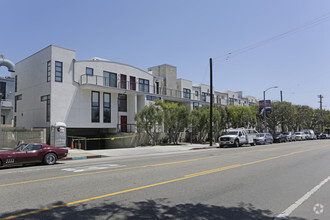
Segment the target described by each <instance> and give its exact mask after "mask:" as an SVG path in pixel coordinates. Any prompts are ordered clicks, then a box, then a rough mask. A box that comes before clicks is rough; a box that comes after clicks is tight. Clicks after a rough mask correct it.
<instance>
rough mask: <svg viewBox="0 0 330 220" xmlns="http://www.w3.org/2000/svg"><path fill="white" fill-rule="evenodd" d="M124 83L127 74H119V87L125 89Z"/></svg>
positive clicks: (125, 82)
mask: <svg viewBox="0 0 330 220" xmlns="http://www.w3.org/2000/svg"><path fill="white" fill-rule="evenodd" d="M126 84H127V76H126V75H123V74H121V75H120V88H122V89H126Z"/></svg>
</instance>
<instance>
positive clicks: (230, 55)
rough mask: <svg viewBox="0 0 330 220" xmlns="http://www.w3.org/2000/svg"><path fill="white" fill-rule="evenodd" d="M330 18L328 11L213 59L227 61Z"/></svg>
mask: <svg viewBox="0 0 330 220" xmlns="http://www.w3.org/2000/svg"><path fill="white" fill-rule="evenodd" d="M329 19H330V13H326V14H324V15H322V16H320V17H318V18H315V19H313V20H311V21H309V22H307V23H305V24H304V25H301V26H298V27H296V28H293V29H291V30H289V31H286V32H284V33H282V34H278V35H276V36H274V37H271V38H269V39H266V40H263V41H259V42H257V43H253V44H250V45H248V46H245V47H242V48H240V49H237V50H234V51H231V52H229V53H226V54H224V55H222V56H219V57H215V58H213V60H218V61H226V60H228V59H230V58H233V57H235V56H239V55H241V54H243V53H246V52H248V51H250V50H253V49H256V48H258V47H261V46H264V45H266V44H269V43H271V42H273V41H275V40H279V39H282V38H284V37H287V36H289V35H293V34H295V33H298V32H301V31H304V30H306V29H308V28H312V27H314V26H316V25H319V24H321V23H323V22H326V21H327V20H329Z"/></svg>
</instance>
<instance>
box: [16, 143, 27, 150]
mask: <svg viewBox="0 0 330 220" xmlns="http://www.w3.org/2000/svg"><path fill="white" fill-rule="evenodd" d="M27 145H28V144H20V145H18V146H16V147H15V148H14V150H16V151H22V150H23V149H24V148H25V147H26V146H27Z"/></svg>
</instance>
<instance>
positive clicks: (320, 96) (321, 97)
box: [317, 94, 323, 132]
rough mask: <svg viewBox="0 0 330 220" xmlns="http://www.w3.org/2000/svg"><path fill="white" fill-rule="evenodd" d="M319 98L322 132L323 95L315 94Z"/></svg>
mask: <svg viewBox="0 0 330 220" xmlns="http://www.w3.org/2000/svg"><path fill="white" fill-rule="evenodd" d="M317 97H318V98H319V99H320V101H319V102H320V111H321V129H320V131H321V132H323V113H322V99H323V95H321V94H320V95H318V96H317Z"/></svg>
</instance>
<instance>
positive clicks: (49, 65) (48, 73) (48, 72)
mask: <svg viewBox="0 0 330 220" xmlns="http://www.w3.org/2000/svg"><path fill="white" fill-rule="evenodd" d="M51 71H52V63H51V61H48V62H47V82H50V79H51Z"/></svg>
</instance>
